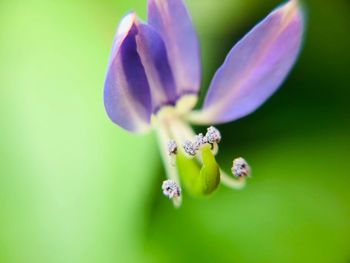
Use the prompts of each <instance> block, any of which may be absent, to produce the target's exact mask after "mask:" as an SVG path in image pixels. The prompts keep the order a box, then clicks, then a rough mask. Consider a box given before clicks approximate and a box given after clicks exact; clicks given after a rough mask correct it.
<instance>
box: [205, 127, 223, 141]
mask: <svg viewBox="0 0 350 263" xmlns="http://www.w3.org/2000/svg"><path fill="white" fill-rule="evenodd" d="M205 137H206V140H207V141H208V142H209V143H219V142H220V141H221V133H220V132H219V130H218V129H216V128H215V127H213V126H210V127H209V128H208V129H207V134H206V135H205Z"/></svg>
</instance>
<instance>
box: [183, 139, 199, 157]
mask: <svg viewBox="0 0 350 263" xmlns="http://www.w3.org/2000/svg"><path fill="white" fill-rule="evenodd" d="M183 148H184V150H185V152H186V153H187V154H189V155H191V156H195V155H196V153H197V149H196V147H195V145H194V144H193V143H192V142H191V141H189V140H186V141H185V142H184V144H183Z"/></svg>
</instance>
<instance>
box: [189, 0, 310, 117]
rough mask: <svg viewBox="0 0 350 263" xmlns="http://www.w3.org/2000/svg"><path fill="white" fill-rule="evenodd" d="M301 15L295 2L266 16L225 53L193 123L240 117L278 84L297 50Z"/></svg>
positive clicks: (299, 39)
mask: <svg viewBox="0 0 350 263" xmlns="http://www.w3.org/2000/svg"><path fill="white" fill-rule="evenodd" d="M303 31H304V23H303V14H302V11H301V9H300V7H299V5H298V3H297V1H296V0H291V1H289V2H288V3H286V4H284V5H282V6H281V7H279V8H278V9H276V10H275V11H273V12H272V13H270V14H269V15H268V16H267V17H266V18H265V19H264V20H263V21H262V22H260V23H259V24H258V25H257V26H255V27H254V28H253V30H252V31H250V32H249V33H248V34H247V35H246V36H245V37H244V38H243V39H242V40H241V41H240V42H239V43H238V44H237V45H236V46H234V47H233V49H232V50H231V51H230V53H229V54H228V56H227V58H226V60H225V62H224V64H223V65H222V66H221V67H220V69H219V70H218V71H217V72H216V74H215V76H214V78H213V80H212V83H211V86H210V88H209V91H208V93H207V96H206V99H205V102H204V106H203V109H202V110H201V111H199V112H194V113H193V114H192V115H191V116H190V119H191V120H192V121H193V122H196V123H203V124H204V123H206V124H207V123H212V124H214V123H224V122H229V121H232V120H236V119H238V118H241V117H244V116H246V115H248V114H249V113H251V112H253V111H254V110H256V109H257V108H258V107H259V106H260V105H261V104H263V103H264V102H265V101H266V100H267V99H268V98H269V97H270V96H271V95H272V94H273V93H274V92H275V91H276V90H277V89H278V87H279V86H280V85H281V84H282V82H283V80H284V79H285V78H286V76H287V74H288V73H289V71H290V70H291V68H292V66H293V64H294V62H295V60H296V58H297V56H298V53H299V50H300V47H301V42H302V36H303Z"/></svg>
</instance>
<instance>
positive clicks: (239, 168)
mask: <svg viewBox="0 0 350 263" xmlns="http://www.w3.org/2000/svg"><path fill="white" fill-rule="evenodd" d="M231 171H232V173H233V175H234V176H236V177H246V176H249V175H250V172H251V169H250V166H249V164H248V163H247V161H246V160H244V159H243V158H242V157H240V158H237V159H234V160H233V164H232V168H231Z"/></svg>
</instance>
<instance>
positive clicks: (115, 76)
mask: <svg viewBox="0 0 350 263" xmlns="http://www.w3.org/2000/svg"><path fill="white" fill-rule="evenodd" d="M135 19H136V16H135V14H129V15H127V16H126V17H125V18H124V19H123V20H122V22H121V23H120V25H119V28H118V32H117V34H116V37H115V40H114V44H113V47H112V53H111V58H110V62H109V68H108V72H107V76H106V80H105V90H104V103H105V108H106V111H107V114H108V116H109V117H110V119H111V120H112V121H113V122H114V123H116V124H118V125H119V126H121V127H122V128H124V129H126V130H129V131H134V132H141V131H144V130H146V129H147V127H148V125H149V123H150V119H151V114H152V108H151V96H150V88H149V85H148V81H147V77H146V73H145V70H144V68H143V65H142V63H141V59H140V56H139V54H138V53H137V50H136V41H135V29H134V28H133V25H134V23H135Z"/></svg>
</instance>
